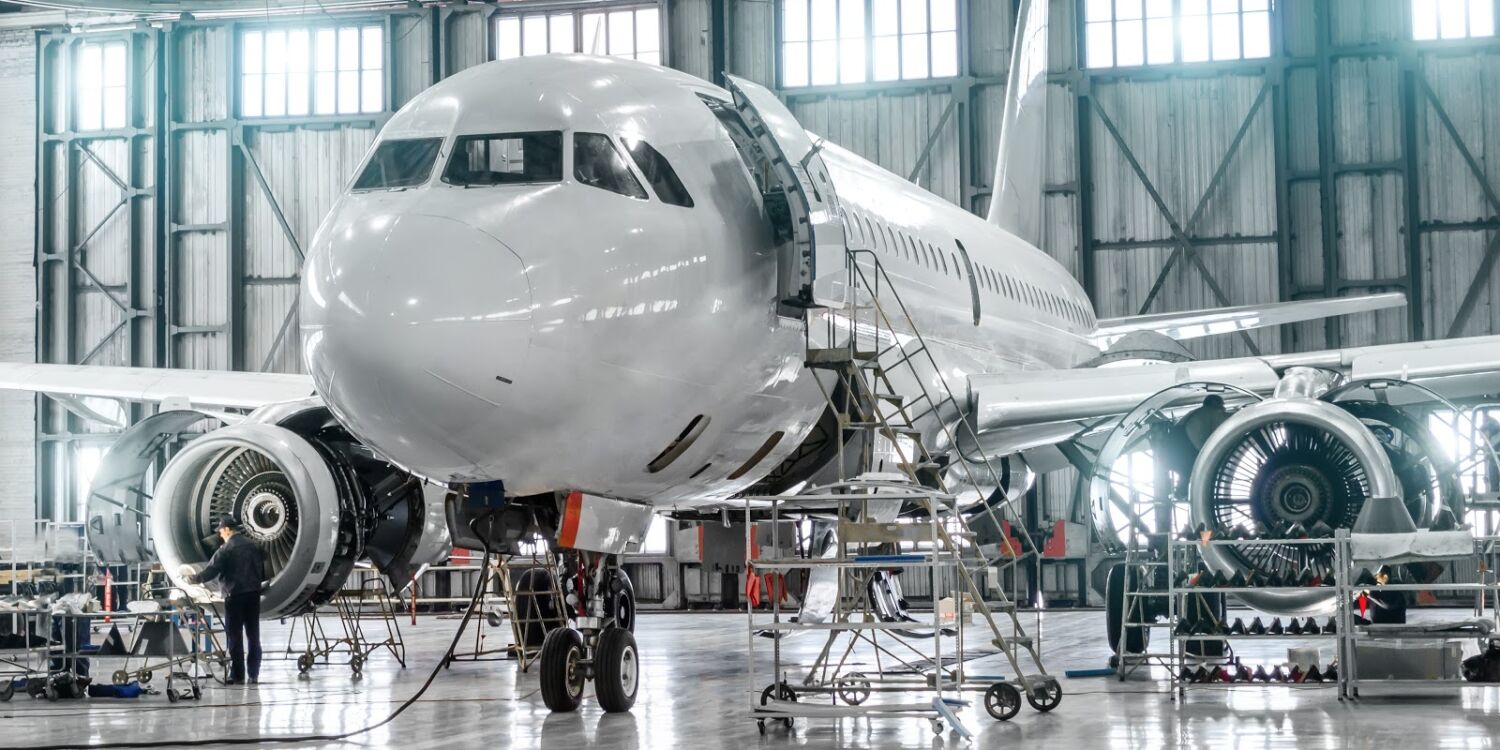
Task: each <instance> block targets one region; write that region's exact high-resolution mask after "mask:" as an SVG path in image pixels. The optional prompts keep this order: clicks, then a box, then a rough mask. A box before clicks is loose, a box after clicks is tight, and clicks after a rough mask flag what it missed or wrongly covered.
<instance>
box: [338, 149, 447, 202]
mask: <svg viewBox="0 0 1500 750" xmlns="http://www.w3.org/2000/svg"><path fill="white" fill-rule="evenodd" d="M442 146H443V139H442V138H402V139H397V140H390V141H384V142H382V143H381V144H380V145H378V146H376V147H375V153H374V155H372V156H371V157H370V162H369V163H368V164H366V165H365V169H364V171H363V172H360V173H359V179H357V180H355V181H354V187H353V188H352V189H353V190H394V189H397V188H409V187H415V186H417V185H421V184H422V183H424V182H426V181H427V176H428V175H430V174H432V165H433V163H434V162H436V161H437V155H438V150H439V149H440V148H442Z"/></svg>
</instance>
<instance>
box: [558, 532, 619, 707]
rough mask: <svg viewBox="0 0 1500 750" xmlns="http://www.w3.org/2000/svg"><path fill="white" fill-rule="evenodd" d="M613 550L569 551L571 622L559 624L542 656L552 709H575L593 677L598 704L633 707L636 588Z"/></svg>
mask: <svg viewBox="0 0 1500 750" xmlns="http://www.w3.org/2000/svg"><path fill="white" fill-rule="evenodd" d="M613 557H614V556H613V555H602V554H597V553H590V552H570V553H566V556H565V560H566V562H565V565H564V571H563V587H562V588H563V591H564V597H565V600H566V605H567V610H568V613H569V616H570V618H571V619H572V622H573V624H572V625H565V626H563V627H560V628H555V629H553V630H551V631H549V632H548V633H547V636H546V638H545V639H544V640H543V642H542V653H541V656H540V657H539V663H540V665H541V679H542V702H543V703H545V704H546V705H547V708H549V709H551V710H553V711H574V710H577V709H578V706H579V705H580V704H581V703H582V702H583V689H584V685H585V683H587V682H588V681H589V680H593V681H594V696H595V698H597V699H598V701H599V707H600V708H603V709H604V710H605V711H607V712H610V713H620V712H624V711H629V710H630V709H631V707H633V706H634V705H635V696H636V692H637V690H638V689H639V687H640V678H641V669H640V654H639V652H638V651H637V649H636V644H635V635H634V634H633V633H632V632H631V630H633V629H634V627H635V590H634V588H632V587H631V585H630V578H629V577H627V576H626V575H625V571H623V570H621V569H620V568H619V567H618V566H617V565H616V564H615V561H614V560H613V559H612V558H613Z"/></svg>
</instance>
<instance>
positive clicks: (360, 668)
mask: <svg viewBox="0 0 1500 750" xmlns="http://www.w3.org/2000/svg"><path fill="white" fill-rule="evenodd" d="M349 671H350V672H352V673H353V674H352V675H350V676H351V677H352V678H353V679H356V680H357V679H359V678H360V675H361V674H363V673H364V671H365V657H363V656H360V655H359V654H355V655H354V656H351V657H349Z"/></svg>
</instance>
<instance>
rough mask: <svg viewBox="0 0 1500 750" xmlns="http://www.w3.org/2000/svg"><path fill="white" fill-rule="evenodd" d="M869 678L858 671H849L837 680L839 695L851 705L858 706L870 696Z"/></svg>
mask: <svg viewBox="0 0 1500 750" xmlns="http://www.w3.org/2000/svg"><path fill="white" fill-rule="evenodd" d="M870 687H871V686H870V680H869V678H867V677H865V676H864V675H863V674H861V673H859V672H850V673H849V674H848V675H845V676H844V678H843V679H841V680H839V681H838V694H839V697H840V698H842V699H843V700H844V702H845V703H848V704H849V705H851V706H858V705H859V704H861V703H864V702H865V701H866V700H869V698H870V692H871V689H870Z"/></svg>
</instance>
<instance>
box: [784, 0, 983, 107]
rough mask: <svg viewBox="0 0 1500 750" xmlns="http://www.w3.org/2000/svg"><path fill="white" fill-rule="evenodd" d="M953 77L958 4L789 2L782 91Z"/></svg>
mask: <svg viewBox="0 0 1500 750" xmlns="http://www.w3.org/2000/svg"><path fill="white" fill-rule="evenodd" d="M867 13H868V15H869V18H866V14H867ZM956 75H958V6H957V4H956V1H955V0H785V2H784V3H783V4H782V24H781V85H782V87H783V88H797V87H800V86H829V85H835V84H845V83H864V82H865V81H899V80H913V79H923V78H951V77H953V76H956Z"/></svg>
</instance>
